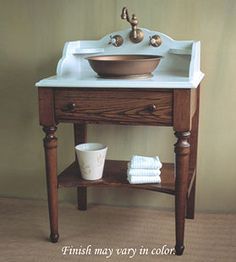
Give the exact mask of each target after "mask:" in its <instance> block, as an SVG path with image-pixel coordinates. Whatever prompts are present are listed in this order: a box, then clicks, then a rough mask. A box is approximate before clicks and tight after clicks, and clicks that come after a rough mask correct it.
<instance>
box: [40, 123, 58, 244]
mask: <svg viewBox="0 0 236 262" xmlns="http://www.w3.org/2000/svg"><path fill="white" fill-rule="evenodd" d="M56 129H57V128H56V127H55V126H52V127H44V128H43V131H44V132H45V138H44V149H45V162H46V176H47V192H48V210H49V219H50V229H51V234H50V240H51V242H52V243H56V242H57V241H58V238H59V234H58V194H57V138H56V136H55V132H56Z"/></svg>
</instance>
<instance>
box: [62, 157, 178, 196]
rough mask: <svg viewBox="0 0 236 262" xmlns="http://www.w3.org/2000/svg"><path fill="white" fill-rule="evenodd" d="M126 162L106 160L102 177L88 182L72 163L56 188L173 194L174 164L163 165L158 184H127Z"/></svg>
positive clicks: (76, 165) (75, 164)
mask: <svg viewBox="0 0 236 262" xmlns="http://www.w3.org/2000/svg"><path fill="white" fill-rule="evenodd" d="M127 163H128V161H118V160H106V162H105V166H104V172H103V177H102V179H100V180H95V181H88V180H84V179H82V178H81V175H80V170H79V166H78V164H77V163H76V162H74V163H72V164H71V165H70V166H69V167H67V168H66V169H65V170H64V171H63V172H62V173H61V174H60V175H59V176H58V187H89V186H111V187H129V188H139V189H146V190H152V191H157V192H163V193H167V194H171V195H174V194H175V175H174V164H172V163H164V164H163V167H162V169H161V183H160V184H139V185H138V184H137V185H133V184H129V182H128V181H127V179H126V178H127Z"/></svg>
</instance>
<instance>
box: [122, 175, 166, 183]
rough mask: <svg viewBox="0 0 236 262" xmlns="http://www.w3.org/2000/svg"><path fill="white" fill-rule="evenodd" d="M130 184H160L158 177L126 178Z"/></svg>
mask: <svg viewBox="0 0 236 262" xmlns="http://www.w3.org/2000/svg"><path fill="white" fill-rule="evenodd" d="M127 179H128V181H129V183H130V184H150V183H161V177H160V176H128V177H127Z"/></svg>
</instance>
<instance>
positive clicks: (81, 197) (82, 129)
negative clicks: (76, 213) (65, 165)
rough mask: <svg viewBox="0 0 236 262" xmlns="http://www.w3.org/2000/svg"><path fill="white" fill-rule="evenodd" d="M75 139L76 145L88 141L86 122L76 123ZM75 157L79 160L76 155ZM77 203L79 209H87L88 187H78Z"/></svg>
mask: <svg viewBox="0 0 236 262" xmlns="http://www.w3.org/2000/svg"><path fill="white" fill-rule="evenodd" d="M74 139H75V145H78V144H80V143H86V140H87V128H86V125H85V124H74ZM75 158H76V161H77V157H76V156H75ZM77 162H78V161H77ZM77 203H78V209H79V210H87V187H78V188H77Z"/></svg>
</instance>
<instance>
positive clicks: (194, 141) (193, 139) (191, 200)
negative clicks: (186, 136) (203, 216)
mask: <svg viewBox="0 0 236 262" xmlns="http://www.w3.org/2000/svg"><path fill="white" fill-rule="evenodd" d="M195 96H196V103H197V106H196V111H195V113H194V116H193V117H192V129H191V136H190V144H191V150H190V159H189V167H190V170H192V171H194V173H195V177H194V181H193V184H192V188H191V191H190V194H189V196H188V199H187V212H186V218H188V219H194V213H195V191H196V179H197V148H198V122H199V102H200V86H198V88H197V90H196V91H195Z"/></svg>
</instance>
